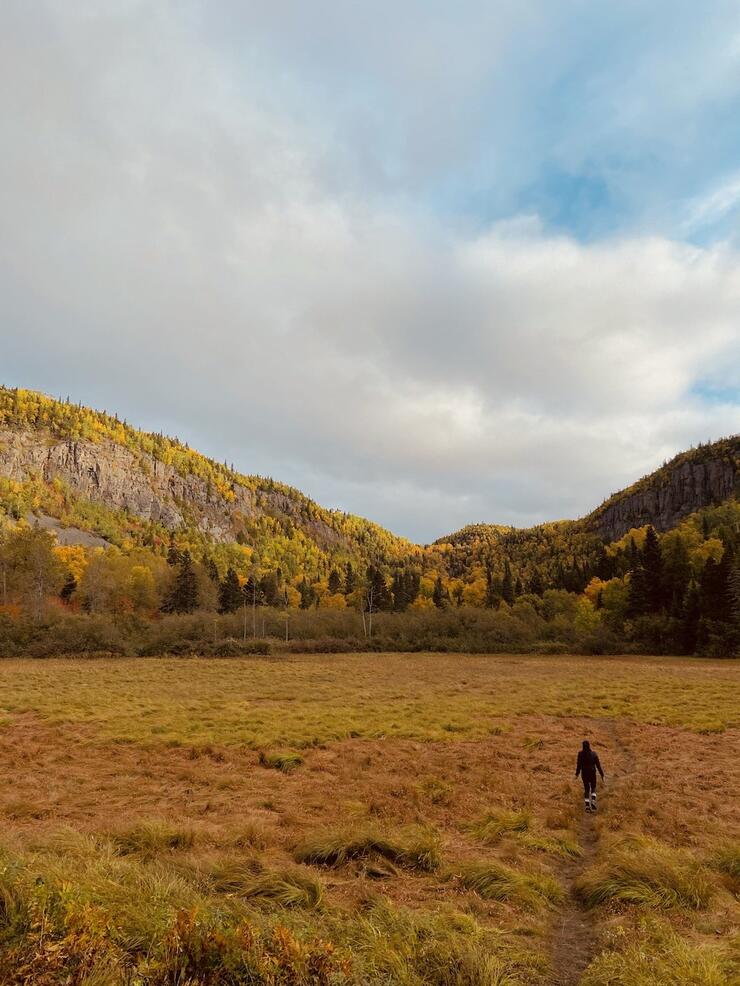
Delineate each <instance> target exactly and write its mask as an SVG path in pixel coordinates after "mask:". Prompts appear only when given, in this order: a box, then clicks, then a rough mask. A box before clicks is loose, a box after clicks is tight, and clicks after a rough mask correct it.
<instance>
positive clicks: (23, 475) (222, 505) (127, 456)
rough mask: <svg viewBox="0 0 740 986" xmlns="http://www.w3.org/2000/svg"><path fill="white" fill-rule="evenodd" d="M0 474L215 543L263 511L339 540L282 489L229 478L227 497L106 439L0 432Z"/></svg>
mask: <svg viewBox="0 0 740 986" xmlns="http://www.w3.org/2000/svg"><path fill="white" fill-rule="evenodd" d="M0 476H4V477H6V478H8V479H15V480H19V481H22V480H26V479H29V478H31V477H33V476H36V477H40V478H41V479H43V480H44V481H46V482H50V481H52V480H53V479H55V478H59V479H61V480H62V481H63V482H64V483H66V484H67V485H68V486H69V487H70V488H71V489H72V490H73V491H74V492H75V493H76V494H77V495H78V496H81V497H83V498H84V499H87V500H91V501H93V502H95V503H103V504H105V505H106V506H107V507H110V508H112V509H114V510H125V511H127V512H129V513H130V514H132V515H134V516H136V517H141V518H142V519H144V520H149V521H155V522H158V523H160V524H162V525H163V526H165V527H167V528H169V529H170V530H176V529H177V528H178V527H180V526H181V525H183V524H185V523H186V522H187V523H188V524H190V525H194V526H196V527H197V528H198V529H199V530H201V531H202V532H203V533H204V534H206V535H207V536H208V537H210V538H211V539H212V540H214V541H217V542H228V541H233V540H235V538H236V535H237V533H238V532H239V531H240V530H241V528H242V526H243V522H244V521H245V520H249V519H250V518H254V517H256V516H260V515H262V514H265V513H269V514H271V515H273V516H276V517H281V518H285V519H288V520H290V521H292V522H293V523H295V524H296V525H297V526H299V527H301V528H302V529H303V530H304V531H306V533H308V534H309V535H310V536H312V537H314V538H315V539H316V541H317V542H318V543H319V545H321V546H322V547H329V546H332V545H336V544H339V543H341V542H342V541H343V538H342V537H341V536H340V535H339V534H338V533H337V531H335V530H334V529H333V528H332V527H331V526H329V525H328V524H327V523H325V522H324V521H323V520H320V519H315V518H312V519H308V518H306V517H304V516H303V515H302V512H301V505H302V504H301V502H300V501H299V500H298V499H295V500H294V499H291V497H290V496H289V495H288V494H287V493H285V492H284V491H281V490H272V489H269V488H267V489H261V490H259V491H258V492H256V493H255V492H254V491H253V490H252V489H250V488H248V487H246V486H242V485H241V484H238V483H235V484H234V485H233V487H232V493H233V498H231V499H227V498H225V497H224V496H222V495H221V494H220V493H219V492H218V491H217V490H215V489H213V488H212V487H211V485H210V484H209V483H208V482H207V481H206V480H203V479H201V478H200V477H198V476H193V475H188V476H182V475H180V474H179V473H178V472H177V470H176V469H175V468H174V467H173V466H170V465H167V464H166V463H163V462H160V461H159V460H158V459H155V458H154V457H153V456H150V455H146V454H141V453H134V452H132V451H131V450H130V449H128V448H126V447H125V446H122V445H117V444H116V443H115V442H112V441H110V440H108V439H106V440H103V441H101V442H90V441H76V440H59V439H55V438H52V437H50V436H49V435H46V434H43V433H41V432H36V431H32V430H30V429H24V430H15V429H8V428H6V429H1V430H0Z"/></svg>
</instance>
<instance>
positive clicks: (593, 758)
mask: <svg viewBox="0 0 740 986" xmlns="http://www.w3.org/2000/svg"><path fill="white" fill-rule="evenodd" d="M597 770H598V772H599V773H600V774H601V780H602V781H603V780H604V771H603V770H602V769H601V761H600V760H599V755H598V753H594V751H593V750H592V749H591V744H590V743H589V741H588V740H584V741H583V747H582V748H581V749H580V750H579V751H578V759H577V760H576V777H578V775H579V774H580V775H581V780H582V781H583V805H584V808H585V809H586V811H596V771H597Z"/></svg>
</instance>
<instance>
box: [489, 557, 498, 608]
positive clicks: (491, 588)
mask: <svg viewBox="0 0 740 986" xmlns="http://www.w3.org/2000/svg"><path fill="white" fill-rule="evenodd" d="M497 598H498V597H497V595H496V588H495V584H494V581H493V566H492V565H491V562H490V561H487V562H486V607H487V608H488V609H494V608H495V606H496V602H497Z"/></svg>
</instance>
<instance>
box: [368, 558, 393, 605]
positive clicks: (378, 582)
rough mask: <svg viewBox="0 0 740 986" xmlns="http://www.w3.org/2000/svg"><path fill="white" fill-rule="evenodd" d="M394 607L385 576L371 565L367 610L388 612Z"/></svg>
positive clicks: (369, 569)
mask: <svg viewBox="0 0 740 986" xmlns="http://www.w3.org/2000/svg"><path fill="white" fill-rule="evenodd" d="M392 606H393V597H392V596H391V593H390V590H389V588H388V584H387V582H386V581H385V576H384V575H383V573H382V572H381V571H380V569H379V568H376V567H375V566H374V565H370V567H369V568H368V570H367V593H366V608H367V609H368V610H372V612H374V613H376V612H377V611H378V610H388V609H391V608H392Z"/></svg>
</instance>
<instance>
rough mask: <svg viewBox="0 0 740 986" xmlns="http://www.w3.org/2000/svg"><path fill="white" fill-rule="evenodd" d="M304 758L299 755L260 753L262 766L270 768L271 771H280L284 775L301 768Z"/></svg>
mask: <svg viewBox="0 0 740 986" xmlns="http://www.w3.org/2000/svg"><path fill="white" fill-rule="evenodd" d="M302 763H303V757H302V756H301V755H300V754H299V753H265V751H264V750H262V751H260V764H261V765H262V766H263V767H269V768H270V769H271V770H280V771H282V773H283V774H289V773H290V772H291V771H292V770H295V769H296V768H297V767H300V766H301V764H302Z"/></svg>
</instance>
